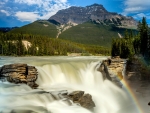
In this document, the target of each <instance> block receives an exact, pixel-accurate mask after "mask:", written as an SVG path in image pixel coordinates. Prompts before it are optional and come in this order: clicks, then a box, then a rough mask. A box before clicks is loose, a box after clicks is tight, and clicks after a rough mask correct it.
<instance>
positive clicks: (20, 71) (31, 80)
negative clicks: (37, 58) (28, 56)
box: [0, 63, 38, 88]
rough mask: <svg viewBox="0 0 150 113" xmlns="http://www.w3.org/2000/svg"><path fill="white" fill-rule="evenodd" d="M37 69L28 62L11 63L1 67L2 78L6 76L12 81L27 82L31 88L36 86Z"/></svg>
mask: <svg viewBox="0 0 150 113" xmlns="http://www.w3.org/2000/svg"><path fill="white" fill-rule="evenodd" d="M37 75H38V72H37V69H36V68H35V67H34V66H28V65H27V64H19V63H18V64H9V65H4V66H2V67H1V68H0V78H6V80H7V81H8V82H11V83H16V84H18V83H25V84H27V85H29V86H30V87H31V88H36V87H38V85H37V84H36V83H35V81H36V80H37Z"/></svg>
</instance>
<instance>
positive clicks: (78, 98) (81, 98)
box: [68, 91, 95, 110]
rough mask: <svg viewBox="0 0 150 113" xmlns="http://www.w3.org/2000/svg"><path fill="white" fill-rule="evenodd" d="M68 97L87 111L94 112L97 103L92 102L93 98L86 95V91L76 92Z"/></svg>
mask: <svg viewBox="0 0 150 113" xmlns="http://www.w3.org/2000/svg"><path fill="white" fill-rule="evenodd" d="M68 97H69V98H70V99H71V100H72V101H73V102H74V103H78V104H80V105H81V106H82V107H84V108H86V109H89V110H92V109H93V108H94V107H95V103H94V101H93V100H92V96H91V95H90V94H84V91H74V92H72V93H70V94H69V95H68Z"/></svg>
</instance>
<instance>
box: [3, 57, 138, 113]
mask: <svg viewBox="0 0 150 113" xmlns="http://www.w3.org/2000/svg"><path fill="white" fill-rule="evenodd" d="M2 59H3V61H2V62H0V65H4V64H8V63H18V62H20V63H28V64H29V65H33V66H36V68H37V69H38V79H37V81H36V83H37V84H38V85H39V87H38V89H31V88H30V87H29V86H27V85H25V84H11V83H8V82H0V112H2V113H11V112H15V113H29V112H33V113H77V112H78V113H139V112H138V111H137V108H136V105H135V104H134V103H133V102H132V100H131V99H129V96H128V95H127V94H126V92H124V91H123V89H121V88H119V87H118V86H116V85H114V84H113V83H112V82H111V81H109V80H104V79H103V76H102V74H101V73H100V72H99V71H97V68H98V66H99V65H100V63H101V61H102V60H103V59H106V57H21V58H14V57H13V58H12V57H10V58H9V57H8V58H7V57H4V58H2ZM14 59H15V60H14ZM76 90H83V91H85V93H89V94H91V95H92V99H93V101H94V102H95V105H96V107H95V108H94V110H93V111H89V110H87V109H85V108H83V107H81V106H79V105H77V104H72V105H70V104H68V103H67V102H65V100H64V99H63V98H60V97H58V98H59V99H57V97H56V98H54V97H53V94H54V95H55V94H56V95H58V94H59V93H61V92H63V91H68V92H72V91H76ZM129 109H130V112H129Z"/></svg>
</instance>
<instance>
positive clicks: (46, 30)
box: [9, 20, 57, 38]
mask: <svg viewBox="0 0 150 113" xmlns="http://www.w3.org/2000/svg"><path fill="white" fill-rule="evenodd" d="M9 33H21V34H32V35H40V36H48V37H51V38H55V37H56V36H57V29H56V26H55V25H54V24H52V23H50V22H48V21H46V20H45V21H44V20H38V21H35V22H33V23H31V24H28V25H25V26H23V27H21V28H16V29H13V30H11V31H10V32H9Z"/></svg>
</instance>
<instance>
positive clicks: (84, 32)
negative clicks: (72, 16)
mask: <svg viewBox="0 0 150 113" xmlns="http://www.w3.org/2000/svg"><path fill="white" fill-rule="evenodd" d="M125 30H126V29H125V28H118V27H116V26H106V25H101V24H98V23H96V22H93V21H88V22H85V23H82V24H79V25H77V26H73V27H71V28H70V29H67V30H65V31H64V32H62V33H61V34H60V35H59V38H60V39H65V40H70V41H73V42H77V43H82V44H88V45H101V46H104V47H111V40H112V38H122V35H124V32H125ZM128 31H129V32H130V31H131V30H130V29H128ZM132 31H133V33H134V34H136V30H132Z"/></svg>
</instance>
